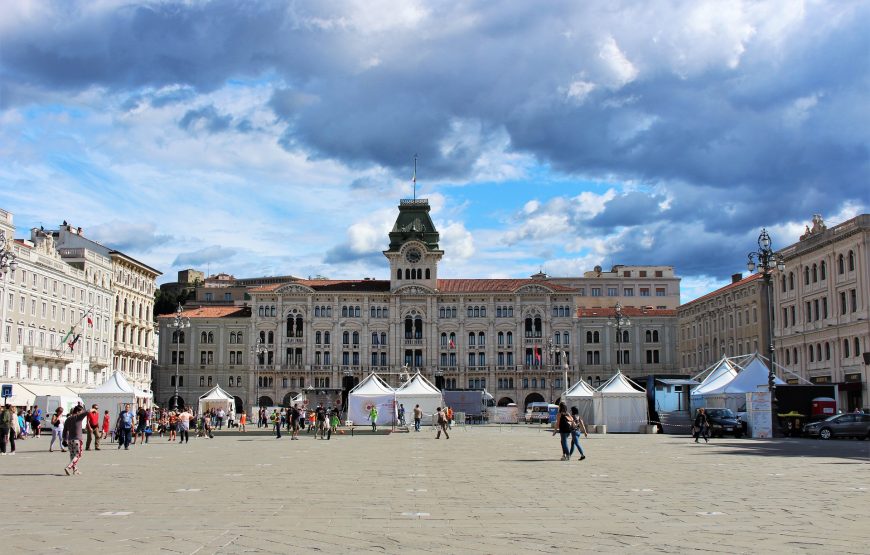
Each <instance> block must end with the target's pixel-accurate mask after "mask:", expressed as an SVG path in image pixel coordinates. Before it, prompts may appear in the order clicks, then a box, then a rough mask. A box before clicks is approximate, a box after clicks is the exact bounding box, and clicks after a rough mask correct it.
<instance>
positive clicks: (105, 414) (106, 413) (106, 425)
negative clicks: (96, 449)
mask: <svg viewBox="0 0 870 555" xmlns="http://www.w3.org/2000/svg"><path fill="white" fill-rule="evenodd" d="M109 420H110V418H109V411H103V437H102V438H100V439H106V438H107V437H109V424H110V422H109Z"/></svg>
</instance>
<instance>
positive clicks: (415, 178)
mask: <svg viewBox="0 0 870 555" xmlns="http://www.w3.org/2000/svg"><path fill="white" fill-rule="evenodd" d="M411 181H413V182H414V200H417V155H416V154H414V175H413V176H411Z"/></svg>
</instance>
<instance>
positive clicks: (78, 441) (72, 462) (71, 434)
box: [61, 407, 88, 476]
mask: <svg viewBox="0 0 870 555" xmlns="http://www.w3.org/2000/svg"><path fill="white" fill-rule="evenodd" d="M87 416H88V413H86V412H85V411H84V410H82V408H81V407H74V408H73V410H72V414H70V415H69V416H68V417H67V419H66V422H65V423H64V425H63V441H65V442H66V444H67V447H68V448H69V464H68V465H67V467H66V468H64V469H63V471H64V472H66V475H67V476H69V475H70V474H81V472H79V469H78V464H79V461H80V460H81V458H82V420H84V419H85V418H87ZM61 445H63V443H61Z"/></svg>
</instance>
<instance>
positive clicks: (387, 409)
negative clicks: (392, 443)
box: [347, 372, 396, 425]
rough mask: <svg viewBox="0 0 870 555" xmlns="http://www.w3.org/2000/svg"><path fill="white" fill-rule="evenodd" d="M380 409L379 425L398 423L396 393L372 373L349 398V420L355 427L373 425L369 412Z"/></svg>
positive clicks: (352, 391)
mask: <svg viewBox="0 0 870 555" xmlns="http://www.w3.org/2000/svg"><path fill="white" fill-rule="evenodd" d="M372 406H375V407H377V409H378V421H377V423H378V424H381V425H387V424H394V423H395V421H396V392H395V390H394V389H393V388H392V387H390V386H389V385H387V383H386V382H385V381H384V380H383V379H381V378H380V376H378V375H377V374H375V373H374V372H372V373H371V374H369V375H368V377H366V378H365V379H364V380H363V381H361V382H360V383H358V384H357V386H356V387H354V388H353V389H351V390H350V393H349V394H348V396H347V419H348V420H352V421H353V423H354V424H355V425H360V424H362V425H365V424H366V423H371V421H370V420H369V411H370V410H371V408H372Z"/></svg>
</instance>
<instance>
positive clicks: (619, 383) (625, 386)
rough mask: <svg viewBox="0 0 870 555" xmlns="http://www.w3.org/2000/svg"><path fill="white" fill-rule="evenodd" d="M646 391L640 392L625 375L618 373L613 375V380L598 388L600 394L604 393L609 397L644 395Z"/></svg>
mask: <svg viewBox="0 0 870 555" xmlns="http://www.w3.org/2000/svg"><path fill="white" fill-rule="evenodd" d="M644 392H645V390H638V389H637V388H636V387H634V385H632V382H631V380H629V379H628V378H627V377H626V376H625V374H623V373H622V372H620V371H619V370H617V371H616V374H614V375H613V377H612V378H610V379H609V380H607V381H606V382H604V384H603V385H602V386H601V387H599V388H598V393H603V394H607V395H620V394H622V395H624V394H638V395H643V394H644Z"/></svg>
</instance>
